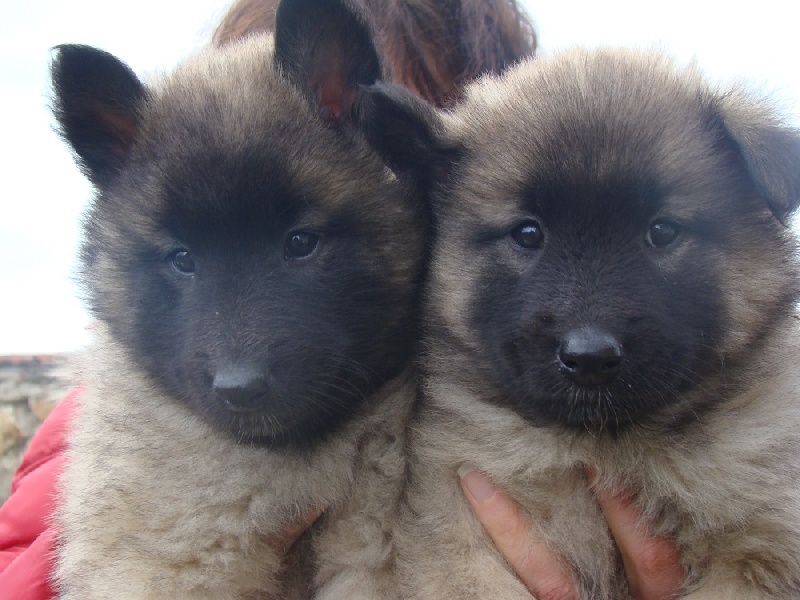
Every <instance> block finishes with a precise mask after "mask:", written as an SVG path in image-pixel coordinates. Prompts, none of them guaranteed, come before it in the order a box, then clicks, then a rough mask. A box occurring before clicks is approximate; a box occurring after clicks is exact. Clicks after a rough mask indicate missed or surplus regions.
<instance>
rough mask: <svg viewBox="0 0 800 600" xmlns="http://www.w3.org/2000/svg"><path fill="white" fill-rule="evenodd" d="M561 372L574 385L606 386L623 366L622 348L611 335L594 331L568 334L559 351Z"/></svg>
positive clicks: (574, 331) (584, 329) (578, 331)
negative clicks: (604, 384)
mask: <svg viewBox="0 0 800 600" xmlns="http://www.w3.org/2000/svg"><path fill="white" fill-rule="evenodd" d="M558 360H559V363H560V366H561V370H562V371H563V372H564V373H565V374H566V376H567V377H569V378H570V379H572V380H573V381H574V382H575V383H579V384H581V385H599V384H602V383H608V382H609V381H611V380H612V379H614V377H616V376H617V373H618V372H619V368H620V365H621V364H622V344H621V343H620V342H619V340H617V338H615V337H614V336H613V335H611V334H609V333H607V332H605V331H602V330H599V329H595V328H581V329H576V330H573V331H571V332H569V333H568V334H567V335H565V336H564V338H563V340H562V341H561V346H560V347H559V350H558Z"/></svg>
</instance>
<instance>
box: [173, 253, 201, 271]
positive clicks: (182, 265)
mask: <svg viewBox="0 0 800 600" xmlns="http://www.w3.org/2000/svg"><path fill="white" fill-rule="evenodd" d="M170 260H171V263H172V267H173V268H174V269H175V270H176V271H177V272H178V273H180V274H181V275H194V272H195V270H196V269H197V265H196V264H195V261H194V256H192V253H191V252H189V251H188V250H184V249H180V250H176V251H175V252H173V253H172V255H171V259H170Z"/></svg>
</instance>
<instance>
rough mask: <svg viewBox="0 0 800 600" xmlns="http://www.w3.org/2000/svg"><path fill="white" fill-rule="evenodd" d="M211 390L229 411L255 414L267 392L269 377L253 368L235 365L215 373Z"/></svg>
mask: <svg viewBox="0 0 800 600" xmlns="http://www.w3.org/2000/svg"><path fill="white" fill-rule="evenodd" d="M213 390H214V395H215V396H216V397H217V398H219V399H220V400H222V401H223V402H224V403H225V406H226V407H227V408H228V409H229V410H231V411H233V412H240V413H251V412H256V411H257V410H259V409H260V408H261V407H262V406H263V400H264V398H265V397H266V396H267V394H268V392H269V377H268V375H267V374H266V373H264V372H262V371H261V370H260V369H258V368H256V367H254V366H250V365H235V366H231V367H227V368H224V369H220V370H219V371H217V374H216V375H215V376H214V382H213Z"/></svg>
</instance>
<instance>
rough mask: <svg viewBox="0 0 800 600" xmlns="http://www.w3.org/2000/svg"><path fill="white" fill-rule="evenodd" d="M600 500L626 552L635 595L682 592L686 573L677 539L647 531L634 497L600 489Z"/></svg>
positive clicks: (645, 599)
mask: <svg viewBox="0 0 800 600" xmlns="http://www.w3.org/2000/svg"><path fill="white" fill-rule="evenodd" d="M597 500H598V502H599V503H600V507H601V508H602V510H603V513H604V514H605V517H606V521H607V522H608V527H609V529H610V530H611V534H612V535H613V536H614V539H615V540H616V542H617V547H618V548H619V551H620V554H621V555H622V562H623V565H624V567H625V574H626V576H627V577H628V585H629V586H630V590H631V596H632V597H633V598H635V599H636V600H668V599H671V598H676V597H677V596H679V595H680V593H681V587H682V584H683V581H684V577H685V574H684V571H683V567H682V566H681V561H680V554H679V553H678V548H677V547H676V546H675V544H674V543H673V541H672V540H670V539H669V538H665V537H653V536H648V535H647V533H646V532H645V531H644V530H643V529H642V525H641V519H640V515H639V512H638V510H636V507H635V506H634V504H633V497H631V496H625V495H622V494H612V493H598V494H597Z"/></svg>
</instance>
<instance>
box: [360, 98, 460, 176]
mask: <svg viewBox="0 0 800 600" xmlns="http://www.w3.org/2000/svg"><path fill="white" fill-rule="evenodd" d="M356 119H357V121H358V125H359V127H360V129H361V131H362V132H363V133H364V135H365V136H366V138H367V141H368V142H369V143H370V145H371V146H372V147H373V148H374V149H375V151H376V152H378V154H379V155H380V156H382V157H383V159H384V161H385V162H386V164H387V165H389V167H390V168H391V169H392V170H393V171H395V172H396V173H397V174H399V175H410V176H411V177H413V178H414V179H416V180H417V181H418V182H420V183H421V184H422V185H423V186H426V187H427V186H429V185H430V184H432V183H433V182H434V181H442V180H444V179H445V178H446V177H447V175H448V174H449V172H450V169H451V168H452V166H453V164H454V163H455V162H456V161H457V160H458V158H459V156H460V155H461V153H462V151H461V149H460V147H459V146H458V145H457V144H455V143H453V142H450V141H448V139H447V135H446V131H445V126H444V121H443V117H442V115H441V113H439V112H438V111H437V109H436V108H434V107H433V106H432V105H431V104H429V103H427V102H425V101H424V100H422V99H421V98H419V97H418V96H416V95H414V94H413V93H411V92H410V91H408V90H407V89H406V88H404V87H400V86H397V85H392V84H386V83H377V84H375V85H371V86H367V87H362V88H361V90H360V92H359V96H358V105H357V107H356Z"/></svg>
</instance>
